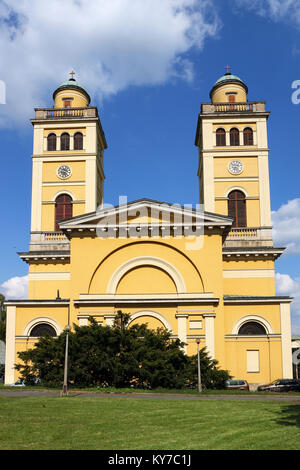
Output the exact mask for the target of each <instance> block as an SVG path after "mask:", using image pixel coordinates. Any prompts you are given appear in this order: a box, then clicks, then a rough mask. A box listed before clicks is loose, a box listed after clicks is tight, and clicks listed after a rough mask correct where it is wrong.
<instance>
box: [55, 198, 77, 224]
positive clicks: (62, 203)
mask: <svg viewBox="0 0 300 470" xmlns="http://www.w3.org/2000/svg"><path fill="white" fill-rule="evenodd" d="M72 216H73V204H72V198H71V196H69V195H68V194H61V195H60V196H58V197H57V198H56V201H55V231H59V226H58V223H59V222H60V221H61V220H64V219H70V218H71V217H72Z"/></svg>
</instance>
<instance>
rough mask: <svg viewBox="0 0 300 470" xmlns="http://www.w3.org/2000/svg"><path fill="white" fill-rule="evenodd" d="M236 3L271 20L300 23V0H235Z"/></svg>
mask: <svg viewBox="0 0 300 470" xmlns="http://www.w3.org/2000/svg"><path fill="white" fill-rule="evenodd" d="M236 4H237V5H238V6H239V7H245V8H247V9H248V10H253V11H255V12H256V13H257V14H258V15H260V16H266V17H269V18H271V19H272V20H273V21H281V20H288V21H293V22H295V23H297V24H298V25H300V0H236Z"/></svg>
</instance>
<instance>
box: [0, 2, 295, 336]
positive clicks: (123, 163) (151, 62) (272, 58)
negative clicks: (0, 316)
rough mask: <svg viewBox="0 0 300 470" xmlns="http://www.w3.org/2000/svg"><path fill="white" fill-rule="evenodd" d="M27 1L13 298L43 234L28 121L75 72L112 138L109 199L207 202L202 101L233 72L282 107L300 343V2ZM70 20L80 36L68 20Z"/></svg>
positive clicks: (18, 82) (11, 129)
mask: <svg viewBox="0 0 300 470" xmlns="http://www.w3.org/2000/svg"><path fill="white" fill-rule="evenodd" d="M28 1H29V0H21V1H16V0H9V1H6V2H4V1H1V0H0V80H3V81H4V82H5V84H6V104H0V126H1V127H0V138H1V143H2V146H1V148H2V151H1V156H2V176H3V177H2V184H1V192H2V197H1V201H2V220H3V224H2V230H1V239H2V240H1V241H2V243H1V246H2V253H1V260H2V262H1V265H0V285H2V291H3V292H4V293H6V294H7V295H9V294H11V292H14V293H15V295H18V293H17V292H16V289H22V282H21V281H20V278H22V277H23V276H26V274H27V265H26V264H25V263H23V262H22V261H21V260H20V259H19V258H18V256H17V254H16V252H17V251H25V250H26V249H27V247H28V241H29V231H30V203H31V158H30V156H31V153H32V126H31V123H30V122H29V119H30V118H32V117H33V114H34V112H33V109H34V107H40V106H51V105H52V92H53V91H54V89H55V88H56V87H57V86H58V85H59V84H60V83H61V82H62V81H64V80H65V79H66V78H67V77H68V72H70V71H71V69H74V70H75V72H76V78H77V79H78V81H80V82H81V83H82V84H83V85H84V86H85V87H86V88H87V89H88V90H89V91H90V94H91V96H92V104H93V105H96V106H98V108H99V112H100V117H101V121H102V125H103V128H104V131H105V134H106V139H107V142H108V149H107V150H106V154H105V173H106V182H105V202H107V203H110V204H116V203H118V197H119V195H126V196H127V197H128V200H135V199H139V198H141V197H148V198H152V199H158V200H162V201H166V202H175V203H182V204H196V203H197V202H198V181H197V164H198V156H197V148H196V147H195V146H194V138H195V132H196V124H197V116H198V113H199V110H200V103H201V102H205V101H208V100H209V91H210V89H211V87H212V85H213V84H214V82H215V81H216V80H217V79H218V78H219V77H220V76H221V75H223V73H224V72H225V65H227V64H229V65H230V66H231V70H232V72H233V73H234V74H236V75H238V76H240V77H241V78H242V79H243V80H245V82H246V83H247V85H248V88H249V95H248V99H249V100H250V101H252V100H253V101H255V100H266V103H267V105H266V106H267V109H268V110H269V111H271V116H270V118H269V146H270V149H271V151H270V160H269V165H270V185H271V204H272V210H273V211H274V221H275V222H276V224H275V225H276V230H277V237H278V243H280V245H282V244H285V246H287V245H288V246H289V250H287V254H286V255H284V256H282V257H281V258H280V259H279V260H278V261H277V263H276V272H277V282H278V293H279V294H282V295H293V296H295V299H296V301H295V302H294V306H293V314H292V324H293V332H294V333H295V334H296V333H297V334H300V294H299V291H300V264H299V260H300V195H299V183H298V181H299V171H300V162H299V159H300V155H299V153H300V151H299V142H298V141H299V139H298V136H299V127H300V104H299V105H296V104H293V103H292V100H291V96H292V92H293V90H292V83H293V82H294V81H295V80H300V69H299V61H300V2H299V1H298V0H295V1H293V0H287V1H285V0H282V1H281V2H278V1H276V0H261V1H260V2H259V4H256V5H257V6H258V5H259V7H260V9H258V8H256V9H252V8H251V7H252V6H254V5H255V1H254V2H253V1H252V2H250V1H248V0H219V1H215V2H212V1H210V0H205V2H201V1H197V0H163V1H162V0H160V1H159V2H158V1H157V0H143V1H141V0H130V2H129V1H128V0H99V2H98V4H99V5H98V6H99V8H98V7H95V5H94V4H93V3H95V2H91V1H90V0H85V1H76V2H75V1H72V0H66V1H65V2H58V0H49V2H47V7H44V10H46V11H43V10H42V8H41V6H40V4H41V3H44V2H38V1H37V0H30V8H28V5H29V3H28ZM48 4H49V5H48ZM62 4H63V5H62ZM175 6H176V9H175V8H174V7H175ZM83 7H85V14H90V15H91V16H90V17H89V18H93V19H92V20H90V23H89V27H87V22H86V23H84V15H80V11H81V10H80V9H81V8H83ZM125 7H126V8H125ZM154 7H155V8H154ZM124 8H125V10H124ZM67 9H69V10H68V11H67ZM28 11H30V14H29V15H28V13H27V12H28ZM53 11H55V12H56V14H55V15H53V14H52V13H53ZM82 11H83V10H82ZM66 13H68V14H69V17H70V19H71V21H70V24H69V26H68V30H69V31H68V33H66V32H65V29H66V28H64V22H63V21H61V22H60V21H59V18H60V17H62V18H63V16H64V15H65V14H66ZM124 14H125V15H127V16H126V19H127V22H125V23H126V24H127V27H126V28H124ZM134 15H136V16H134ZM103 17H104V20H105V25H104V24H103V25H102V27H101V21H104V20H103ZM82 18H83V19H82ZM87 18H88V17H87ZM130 18H131V19H130ZM80 21H83V22H82V23H81V22H80ZM86 21H87V20H86ZM61 25H63V27H62V26H61ZM72 25H73V26H72ZM64 35H66V36H65V37H64ZM12 278H16V279H15V280H14V281H11V279H12ZM19 295H21V294H20V292H19Z"/></svg>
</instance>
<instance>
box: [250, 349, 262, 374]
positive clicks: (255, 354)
mask: <svg viewBox="0 0 300 470" xmlns="http://www.w3.org/2000/svg"><path fill="white" fill-rule="evenodd" d="M247 372H259V351H258V350H247Z"/></svg>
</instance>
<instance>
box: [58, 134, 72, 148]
mask: <svg viewBox="0 0 300 470" xmlns="http://www.w3.org/2000/svg"><path fill="white" fill-rule="evenodd" d="M60 149H61V150H70V136H69V134H68V133H67V132H64V133H63V134H62V135H61V136H60Z"/></svg>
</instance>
